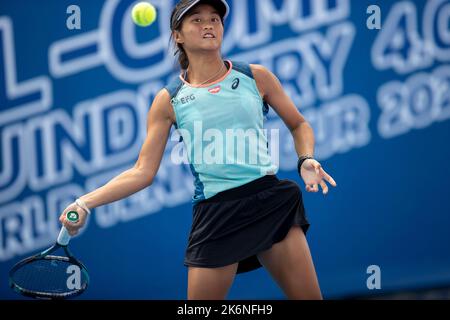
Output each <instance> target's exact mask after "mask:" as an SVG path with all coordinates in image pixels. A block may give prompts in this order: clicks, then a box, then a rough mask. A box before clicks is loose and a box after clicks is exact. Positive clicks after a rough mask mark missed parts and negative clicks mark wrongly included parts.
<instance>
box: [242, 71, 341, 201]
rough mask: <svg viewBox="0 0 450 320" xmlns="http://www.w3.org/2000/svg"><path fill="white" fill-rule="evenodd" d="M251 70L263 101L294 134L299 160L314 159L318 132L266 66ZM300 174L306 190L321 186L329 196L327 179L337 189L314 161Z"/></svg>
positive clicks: (304, 166) (308, 162)
mask: <svg viewBox="0 0 450 320" xmlns="http://www.w3.org/2000/svg"><path fill="white" fill-rule="evenodd" d="M250 67H251V69H252V72H253V76H254V78H255V81H256V84H257V86H258V89H259V91H260V94H261V96H262V98H263V99H264V100H265V101H266V102H267V103H268V104H269V105H270V106H271V107H272V108H273V110H274V111H275V112H276V113H277V114H278V116H279V117H280V118H281V119H282V120H283V122H284V123H285V124H286V126H287V128H288V129H289V130H290V132H291V134H292V137H293V138H294V143H295V150H296V151H297V155H298V156H299V157H300V156H305V155H308V156H311V157H314V144H315V139H314V131H313V129H312V127H311V125H310V124H309V123H308V121H306V119H305V118H304V116H303V115H302V114H301V113H300V111H298V109H297V107H296V106H295V104H294V102H293V101H292V100H291V98H290V97H289V96H288V95H287V94H286V92H285V91H284V89H283V86H282V85H281V83H280V81H279V80H278V78H277V77H276V76H275V75H274V74H273V73H272V72H271V71H270V70H268V69H267V68H265V67H264V66H262V65H257V64H252V65H250ZM299 174H300V176H301V177H302V178H303V180H304V182H305V184H306V190H307V191H310V192H318V191H319V187H318V185H319V184H320V185H321V187H322V189H323V192H324V193H327V192H328V187H327V185H326V184H325V182H324V181H323V179H324V180H327V181H328V182H329V183H330V184H331V185H333V186H336V182H335V181H334V180H333V178H332V177H331V176H329V175H328V174H327V173H326V172H325V171H324V170H323V168H322V166H321V165H320V163H319V162H318V161H316V160H314V159H308V160H306V161H304V162H303V165H302V167H301V170H300V172H299Z"/></svg>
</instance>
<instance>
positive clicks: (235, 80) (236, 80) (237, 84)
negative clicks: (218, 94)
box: [231, 78, 240, 90]
mask: <svg viewBox="0 0 450 320" xmlns="http://www.w3.org/2000/svg"><path fill="white" fill-rule="evenodd" d="M239 82H240V80H239V78H236V79H234V80H233V85H232V86H231V88H233V90H236V89H237V88H238V87H239Z"/></svg>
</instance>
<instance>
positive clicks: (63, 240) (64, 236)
mask: <svg viewBox="0 0 450 320" xmlns="http://www.w3.org/2000/svg"><path fill="white" fill-rule="evenodd" d="M70 238H71V236H70V234H69V231H67V229H66V227H64V226H63V227H62V228H61V230H60V231H59V235H58V239H57V240H56V242H57V243H58V244H59V245H60V246H67V245H68V244H69V241H70Z"/></svg>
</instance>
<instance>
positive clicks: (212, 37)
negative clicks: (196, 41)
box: [203, 33, 216, 39]
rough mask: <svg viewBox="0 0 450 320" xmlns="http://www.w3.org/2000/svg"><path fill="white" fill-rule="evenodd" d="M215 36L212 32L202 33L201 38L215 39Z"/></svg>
mask: <svg viewBox="0 0 450 320" xmlns="http://www.w3.org/2000/svg"><path fill="white" fill-rule="evenodd" d="M215 38H216V36H215V35H213V34H212V33H205V34H204V35H203V39H215Z"/></svg>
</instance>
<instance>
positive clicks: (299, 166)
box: [297, 155, 314, 174]
mask: <svg viewBox="0 0 450 320" xmlns="http://www.w3.org/2000/svg"><path fill="white" fill-rule="evenodd" d="M308 159H314V157H312V156H310V155H305V156H301V157H299V158H298V161H297V171H298V174H301V171H300V169H301V168H302V164H303V162H305V160H308Z"/></svg>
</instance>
